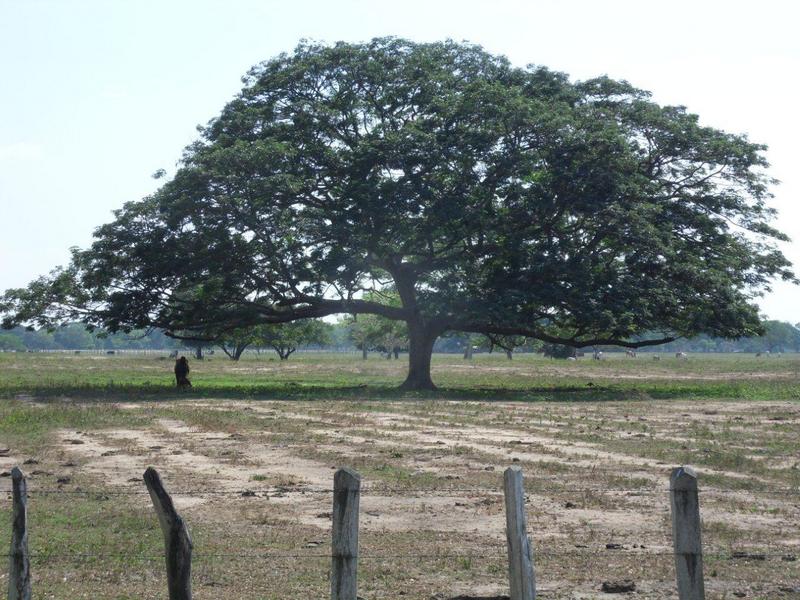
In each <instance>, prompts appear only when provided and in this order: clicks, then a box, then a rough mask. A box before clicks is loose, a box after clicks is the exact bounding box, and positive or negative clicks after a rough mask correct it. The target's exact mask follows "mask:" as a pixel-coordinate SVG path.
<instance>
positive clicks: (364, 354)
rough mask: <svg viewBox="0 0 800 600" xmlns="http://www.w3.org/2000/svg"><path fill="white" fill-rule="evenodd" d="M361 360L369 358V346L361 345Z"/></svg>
mask: <svg viewBox="0 0 800 600" xmlns="http://www.w3.org/2000/svg"><path fill="white" fill-rule="evenodd" d="M361 360H367V346H366V344H365V345H363V346H361Z"/></svg>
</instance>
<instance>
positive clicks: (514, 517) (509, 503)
mask: <svg viewBox="0 0 800 600" xmlns="http://www.w3.org/2000/svg"><path fill="white" fill-rule="evenodd" d="M503 490H504V492H505V498H506V539H507V540H508V581H509V584H510V587H511V600H534V598H536V576H535V575H534V572H533V557H532V555H531V542H530V539H529V538H528V523H527V519H526V517H525V488H524V487H523V485H522V469H520V468H519V467H509V468H508V469H506V470H505V473H503Z"/></svg>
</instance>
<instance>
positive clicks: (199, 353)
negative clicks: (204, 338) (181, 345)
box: [194, 346, 203, 360]
mask: <svg viewBox="0 0 800 600" xmlns="http://www.w3.org/2000/svg"><path fill="white" fill-rule="evenodd" d="M194 357H195V358H196V359H197V360H203V347H202V346H198V347H197V348H195V349H194Z"/></svg>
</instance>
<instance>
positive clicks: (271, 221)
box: [3, 38, 794, 389]
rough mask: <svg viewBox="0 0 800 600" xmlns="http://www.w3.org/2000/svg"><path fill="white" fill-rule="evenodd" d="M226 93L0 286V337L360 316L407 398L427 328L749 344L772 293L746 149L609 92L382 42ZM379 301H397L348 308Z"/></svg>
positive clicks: (423, 373) (759, 155)
mask: <svg viewBox="0 0 800 600" xmlns="http://www.w3.org/2000/svg"><path fill="white" fill-rule="evenodd" d="M243 82H244V89H243V90H242V91H241V93H240V94H239V95H237V96H236V97H235V98H234V99H233V100H232V101H231V102H230V103H229V104H228V105H227V106H226V107H225V108H224V109H223V111H222V113H221V114H220V115H219V116H218V117H217V118H215V119H213V120H212V121H211V122H210V123H209V124H208V125H207V126H206V127H204V128H203V129H202V131H201V137H200V139H199V140H198V141H197V142H196V143H194V144H193V145H191V146H189V147H188V148H187V149H186V151H185V153H184V155H183V159H182V163H181V166H180V169H179V170H178V172H177V173H176V175H175V176H174V178H173V179H171V180H169V181H167V182H166V183H165V184H164V185H163V186H162V187H161V188H160V189H159V190H158V191H157V192H156V193H155V194H153V195H152V196H149V197H147V198H145V199H143V200H141V201H138V202H131V203H128V204H126V205H125V206H124V207H123V208H122V209H120V210H119V211H117V212H116V213H115V219H114V221H113V222H111V223H109V224H107V225H104V226H102V227H100V228H99V229H98V230H97V231H96V234H95V238H96V239H95V241H94V243H93V244H92V245H91V247H90V248H88V249H86V250H76V251H75V252H74V255H73V259H72V263H71V264H70V265H69V266H68V267H67V268H65V269H61V270H57V271H55V272H53V273H52V274H51V275H50V276H48V277H45V278H42V279H40V280H37V281H35V282H33V283H32V284H31V285H30V286H29V287H28V288H26V289H20V290H9V291H7V292H6V294H5V296H4V299H3V305H4V307H5V309H6V324H7V325H14V324H17V323H22V322H26V323H27V322H34V323H36V324H38V325H47V324H51V323H54V322H60V321H63V320H75V319H76V318H79V319H80V320H82V321H83V322H85V323H87V324H89V325H93V326H103V327H105V328H107V329H109V330H111V331H116V330H120V329H121V330H127V329H129V328H141V327H150V326H156V327H160V328H163V329H165V330H166V331H169V332H178V331H187V330H188V331H191V330H195V331H203V330H207V329H208V328H209V327H212V326H213V327H214V328H215V329H217V330H219V329H231V330H233V329H236V328H241V327H245V326H251V325H258V324H265V323H267V324H268V323H281V322H288V321H293V320H297V319H303V318H310V317H323V316H327V315H332V314H337V313H349V314H354V315H355V314H374V315H380V316H383V317H386V318H389V319H392V320H398V321H405V323H406V324H407V328H408V334H409V374H408V378H407V380H406V382H405V384H404V385H405V387H407V388H412V389H422V388H431V387H433V383H432V381H431V378H430V355H431V350H432V347H433V343H434V341H435V340H436V338H437V337H438V336H440V335H441V334H443V333H445V332H448V331H463V332H471V333H480V334H491V335H497V336H502V335H506V336H512V335H520V336H526V337H529V338H534V339H538V340H541V341H544V342H548V343H559V344H566V345H569V346H576V347H577V346H587V345H594V344H618V345H622V346H627V347H638V346H646V345H650V344H656V343H659V342H663V341H669V340H672V339H674V338H676V337H678V336H684V335H692V334H697V333H706V334H709V335H715V336H725V337H736V336H741V335H749V334H753V333H758V332H760V324H759V319H758V313H757V308H756V306H755V305H754V303H753V298H754V296H755V295H757V294H758V293H760V292H762V291H763V290H764V289H766V288H767V287H768V285H769V282H770V280H771V279H772V278H775V277H778V278H783V279H785V280H794V276H793V274H792V272H791V271H790V269H789V267H790V265H789V263H788V261H787V260H786V259H785V257H784V256H783V255H782V254H781V253H780V251H778V250H777V248H776V247H775V241H776V240H784V239H786V238H785V236H784V235H783V234H781V233H780V232H779V231H777V230H776V229H775V228H774V227H772V226H771V225H770V222H771V220H772V219H773V217H774V211H773V210H772V209H771V208H770V207H769V206H768V204H767V202H768V200H769V198H770V197H771V196H770V191H769V186H770V184H771V183H772V181H771V180H770V178H769V177H768V176H767V174H766V171H765V169H766V167H767V166H768V165H767V162H766V159H765V157H764V150H765V147H764V146H762V145H759V144H755V143H752V142H750V141H749V140H748V139H747V138H746V136H742V135H733V134H729V133H725V132H722V131H719V130H717V129H714V128H711V127H706V126H703V125H701V124H700V122H699V119H698V117H697V116H696V115H693V114H690V113H688V112H687V111H686V110H685V109H684V108H683V107H680V106H660V105H658V104H656V103H655V102H653V101H652V100H651V99H650V97H649V94H648V93H647V92H645V91H642V90H639V89H636V88H635V87H633V86H632V85H630V84H628V83H627V82H624V81H614V80H612V79H609V78H607V77H600V78H597V79H592V80H589V81H583V82H571V81H570V80H569V78H568V77H567V76H566V75H564V74H561V73H557V72H553V71H550V70H548V69H546V68H544V67H536V66H532V67H527V68H517V67H514V66H512V65H511V64H510V63H509V62H508V61H507V60H506V59H505V58H503V57H499V56H494V55H491V54H489V53H487V52H485V51H484V50H482V49H481V48H480V47H477V46H473V45H468V44H462V43H456V42H452V41H446V42H440V43H428V44H417V43H413V42H410V41H406V40H402V39H395V38H381V39H375V40H372V41H371V42H368V43H364V44H348V43H338V44H335V45H333V46H325V45H319V44H315V43H302V44H301V45H300V46H298V47H297V48H296V50H295V51H294V52H293V53H291V54H282V55H280V56H278V57H276V58H274V59H272V60H268V61H266V62H264V63H262V64H259V65H257V66H255V67H254V68H253V69H252V70H251V71H250V72H249V73H248V74H247V76H246V77H245V78H244V80H243ZM386 286H391V287H392V288H393V289H395V290H396V291H397V294H398V296H399V298H400V303H399V306H398V305H395V304H393V303H391V302H381V301H380V300H378V299H375V298H374V296H372V297H370V299H367V298H365V296H364V294H365V292H367V291H375V290H381V289H383V288H385V287H386ZM643 332H651V333H652V332H656V333H655V336H654V337H653V338H652V339H643V338H642V337H641V335H640V334H642V333H643Z"/></svg>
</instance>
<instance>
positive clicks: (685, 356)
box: [675, 352, 689, 360]
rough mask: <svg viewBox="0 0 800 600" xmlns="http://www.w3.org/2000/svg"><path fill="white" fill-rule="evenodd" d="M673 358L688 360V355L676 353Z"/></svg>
mask: <svg viewBox="0 0 800 600" xmlns="http://www.w3.org/2000/svg"><path fill="white" fill-rule="evenodd" d="M675 358H682V359H683V360H689V355H688V354H686V352H676V353H675Z"/></svg>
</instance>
